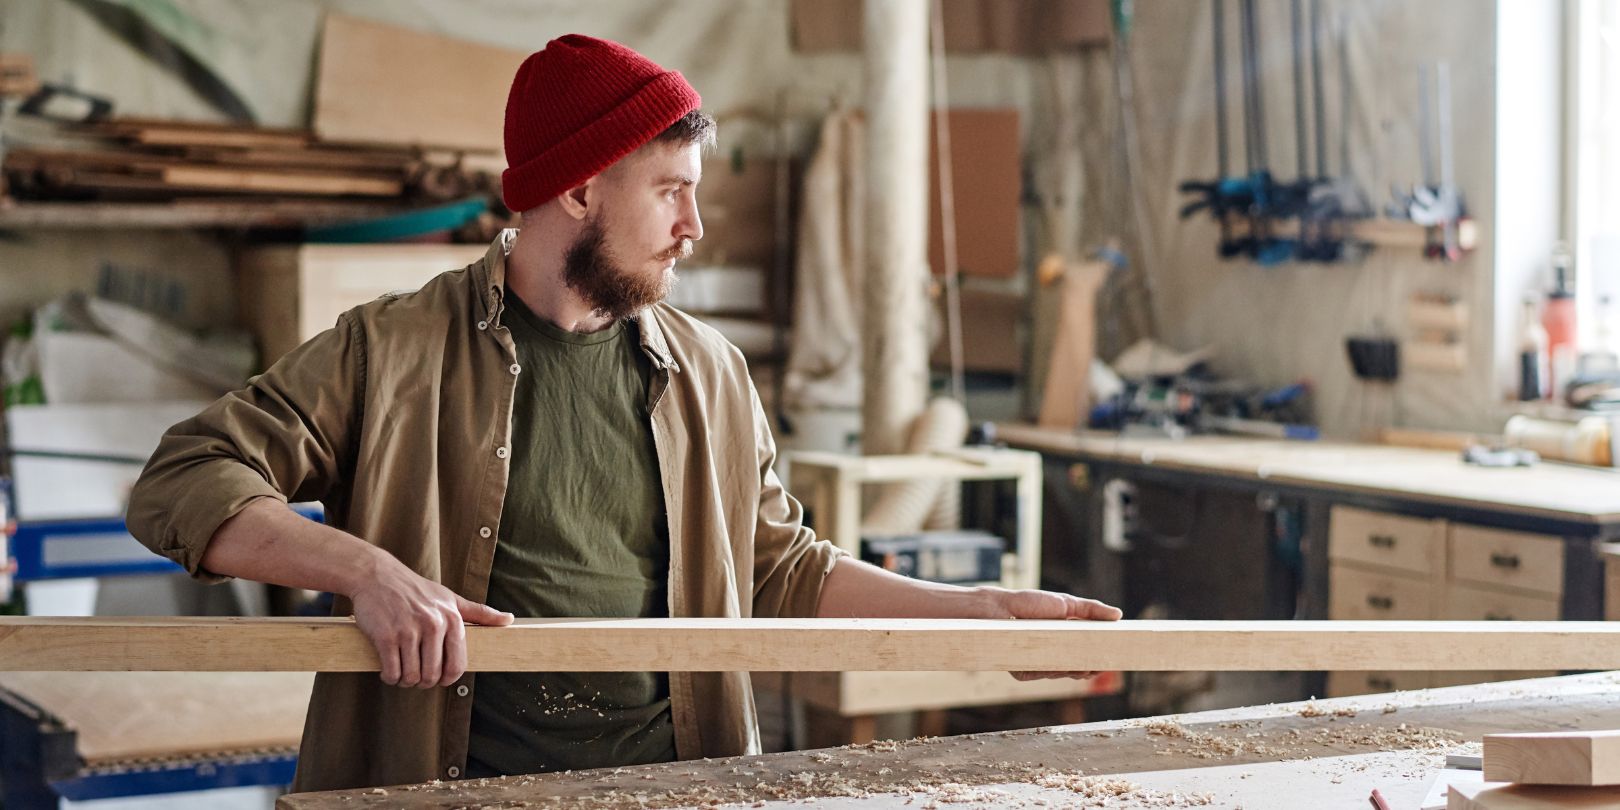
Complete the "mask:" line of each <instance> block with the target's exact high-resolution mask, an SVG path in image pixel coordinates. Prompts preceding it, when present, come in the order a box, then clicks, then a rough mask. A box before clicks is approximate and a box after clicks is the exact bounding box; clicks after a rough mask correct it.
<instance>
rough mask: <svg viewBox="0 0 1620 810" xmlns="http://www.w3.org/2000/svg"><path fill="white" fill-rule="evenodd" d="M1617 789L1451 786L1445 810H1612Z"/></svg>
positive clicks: (1619, 803)
mask: <svg viewBox="0 0 1620 810" xmlns="http://www.w3.org/2000/svg"><path fill="white" fill-rule="evenodd" d="M1616 807H1620V789H1617V788H1603V787H1600V788H1579V787H1557V786H1552V785H1510V784H1503V783H1500V782H1483V783H1479V784H1467V785H1452V786H1451V789H1450V792H1449V793H1448V794H1447V796H1446V810H1586V808H1592V810H1614V808H1616Z"/></svg>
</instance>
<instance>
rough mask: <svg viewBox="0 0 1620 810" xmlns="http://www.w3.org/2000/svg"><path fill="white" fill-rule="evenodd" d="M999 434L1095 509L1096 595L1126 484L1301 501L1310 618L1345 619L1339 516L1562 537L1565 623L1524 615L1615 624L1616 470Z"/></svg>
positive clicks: (1351, 447)
mask: <svg viewBox="0 0 1620 810" xmlns="http://www.w3.org/2000/svg"><path fill="white" fill-rule="evenodd" d="M996 437H997V439H998V440H999V441H1003V442H1005V443H1007V444H1009V445H1011V446H1013V447H1018V448H1023V449H1027V450H1035V451H1038V452H1040V453H1041V454H1042V456H1043V457H1044V458H1045V459H1046V475H1047V487H1048V490H1047V491H1048V499H1049V500H1051V498H1052V494H1053V491H1054V490H1060V491H1061V490H1063V489H1065V488H1066V489H1067V490H1068V491H1069V492H1070V493H1076V494H1078V495H1079V496H1080V497H1083V498H1085V499H1087V500H1088V501H1089V503H1090V507H1091V508H1089V509H1088V510H1087V511H1088V513H1089V520H1090V523H1091V525H1090V527H1089V529H1090V530H1089V531H1088V532H1087V534H1088V535H1089V537H1088V538H1087V543H1088V548H1087V549H1086V560H1085V565H1086V568H1087V581H1086V582H1085V583H1084V586H1085V588H1086V590H1087V593H1086V595H1087V596H1092V597H1096V598H1099V599H1103V600H1104V601H1110V600H1117V599H1118V598H1119V592H1120V589H1121V587H1122V586H1121V562H1120V559H1119V556H1120V555H1118V554H1114V553H1107V550H1106V549H1103V548H1102V547H1101V543H1102V541H1103V534H1104V528H1103V525H1102V520H1103V513H1104V511H1105V509H1104V507H1105V504H1104V497H1105V496H1104V491H1105V489H1107V485H1108V483H1109V482H1110V481H1115V480H1125V481H1137V482H1148V483H1154V484H1160V485H1164V486H1169V487H1176V488H1181V489H1185V490H1188V491H1194V490H1200V489H1208V490H1219V491H1225V492H1238V493H1252V494H1254V495H1255V496H1256V497H1257V498H1260V499H1268V500H1270V501H1271V502H1273V503H1294V504H1297V505H1298V506H1299V507H1300V508H1301V510H1302V512H1303V517H1304V519H1303V521H1302V522H1303V526H1302V530H1303V535H1302V543H1301V545H1302V550H1303V552H1304V576H1303V587H1302V588H1301V596H1302V599H1303V602H1302V604H1300V605H1299V609H1298V612H1297V614H1296V615H1297V616H1298V617H1299V618H1330V617H1331V618H1341V617H1339V616H1330V611H1329V609H1328V608H1329V605H1328V597H1329V589H1328V561H1329V557H1328V553H1329V542H1328V540H1329V538H1328V532H1329V526H1330V514H1331V512H1332V510H1333V509H1334V508H1336V507H1338V508H1345V507H1349V508H1357V509H1361V510H1367V511H1371V512H1376V513H1381V514H1389V515H1394V516H1402V517H1410V518H1417V519H1430V520H1436V521H1449V522H1455V523H1456V524H1458V525H1462V526H1468V527H1481V528H1484V529H1488V530H1508V531H1512V532H1522V533H1532V534H1535V535H1545V536H1551V537H1556V538H1562V540H1563V543H1564V550H1563V555H1562V562H1561V566H1562V570H1561V572H1556V573H1555V577H1556V579H1557V580H1558V581H1557V582H1556V583H1555V587H1557V596H1556V598H1557V599H1558V600H1559V601H1560V603H1561V604H1560V605H1559V610H1558V611H1557V613H1558V615H1556V616H1551V617H1530V616H1518V617H1515V618H1561V619H1573V620H1585V619H1600V618H1603V559H1602V555H1601V553H1600V548H1599V545H1600V543H1602V542H1603V541H1607V540H1614V539H1620V473H1617V472H1616V471H1614V470H1609V469H1599V468H1594V467H1578V466H1573V465H1565V464H1556V463H1542V464H1538V465H1536V466H1534V467H1517V468H1486V467H1479V466H1475V465H1469V464H1465V463H1463V461H1462V460H1461V458H1460V457H1459V454H1457V453H1454V452H1451V451H1448V450H1429V449H1418V448H1408V447H1395V446H1387V445H1373V444H1353V443H1335V442H1326V441H1309V442H1307V441H1281V440H1256V439H1248V438H1235V437H1223V436H1193V437H1189V438H1186V439H1180V440H1175V439H1168V438H1163V439H1160V438H1125V437H1121V436H1119V435H1117V434H1110V433H1101V432H1078V433H1076V432H1072V431H1058V430H1048V429H1042V428H1037V427H1034V426H1030V425H1022V424H1000V425H997V426H996ZM1233 618H1236V617H1233ZM1399 618H1425V617H1411V616H1408V617H1399ZM1427 618H1441V617H1440V616H1430V617H1427Z"/></svg>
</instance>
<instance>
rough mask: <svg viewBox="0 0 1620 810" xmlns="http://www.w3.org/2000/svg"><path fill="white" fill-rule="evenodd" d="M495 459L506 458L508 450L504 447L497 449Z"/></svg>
mask: <svg viewBox="0 0 1620 810" xmlns="http://www.w3.org/2000/svg"><path fill="white" fill-rule="evenodd" d="M495 457H496V458H506V448H504V447H497V448H495Z"/></svg>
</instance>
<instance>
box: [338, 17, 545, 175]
mask: <svg viewBox="0 0 1620 810" xmlns="http://www.w3.org/2000/svg"><path fill="white" fill-rule="evenodd" d="M527 56H528V54H526V53H524V52H523V51H515V50H508V49H505V48H495V47H491V46H488V45H482V44H479V43H475V42H467V41H465V40H458V39H452V38H449V37H442V36H437V35H434V34H427V33H423V32H420V31H413V30H411V29H408V28H400V27H397V26H392V25H384V24H382V23H377V22H372V21H370V20H363V19H360V18H358V17H349V16H346V15H343V14H333V13H328V14H327V15H326V23H325V26H324V27H323V29H322V32H321V47H320V63H319V67H318V68H317V73H316V79H315V116H314V127H315V132H316V133H317V134H318V135H319V136H320V137H321V138H322V139H323V140H337V141H360V142H368V143H396V144H398V143H404V144H422V145H429V146H445V147H452V148H460V149H479V150H487V151H494V152H499V151H501V150H502V149H503V148H504V145H503V141H502V133H503V132H504V130H503V128H502V127H503V123H502V121H503V116H504V115H505V111H506V95H507V91H508V90H509V89H510V88H511V86H512V77H513V76H514V75H516V74H517V68H518V65H519V64H520V63H521V62H522V61H523V59H524V58H525V57H527Z"/></svg>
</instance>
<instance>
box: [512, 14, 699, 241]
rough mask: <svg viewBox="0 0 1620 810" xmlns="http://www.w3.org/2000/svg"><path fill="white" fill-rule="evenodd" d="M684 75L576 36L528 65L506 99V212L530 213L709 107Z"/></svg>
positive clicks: (614, 44) (627, 51)
mask: <svg viewBox="0 0 1620 810" xmlns="http://www.w3.org/2000/svg"><path fill="white" fill-rule="evenodd" d="M702 101H703V100H702V99H701V98H699V97H698V94H697V91H696V90H693V89H692V86H691V85H689V84H687V83H686V79H684V78H682V77H681V74H680V73H678V72H676V71H673V70H664V69H663V68H661V67H659V66H658V65H656V64H654V63H653V62H652V60H650V59H648V58H647V57H645V56H642V55H641V54H639V53H636V52H635V51H632V50H630V49H629V48H626V47H625V46H623V45H620V44H619V43H617V42H609V41H608V40H605V39H597V38H595V37H587V36H582V35H580V34H569V35H567V36H563V37H558V38H557V39H554V40H552V41H550V42H548V43H546V47H545V49H544V50H541V51H537V52H535V53H532V54H530V55H529V58H527V59H525V60H523V64H522V65H520V66H519V67H518V71H517V76H516V77H515V78H514V79H513V80H512V91H511V93H510V94H509V95H508V96H507V97H506V165H507V169H506V171H505V172H504V173H502V175H501V196H502V197H503V198H504V199H505V201H506V207H507V208H509V209H511V210H513V211H518V212H522V211H527V210H529V209H530V208H534V207H535V206H537V205H540V204H541V203H544V202H546V201H548V200H550V199H551V198H553V197H556V196H557V195H559V194H561V193H563V192H564V191H567V190H568V189H571V188H573V187H574V186H577V185H579V184H580V183H582V182H584V181H586V180H588V179H590V178H591V177H592V176H594V175H596V174H598V173H600V172H601V171H602V170H603V169H606V168H607V167H609V166H612V165H613V164H614V163H616V162H618V161H619V159H621V158H623V157H624V156H625V155H628V154H630V153H631V152H634V151H636V149H638V148H640V147H641V146H642V145H643V144H645V143H647V142H648V141H650V140H652V139H653V138H655V137H657V136H658V134H659V133H661V132H663V131H664V130H666V129H668V128H669V126H670V125H671V124H673V123H675V122H676V121H679V120H681V117H682V116H684V115H686V114H687V113H689V112H691V111H693V110H695V109H697V108H698V106H699V105H700V104H702Z"/></svg>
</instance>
